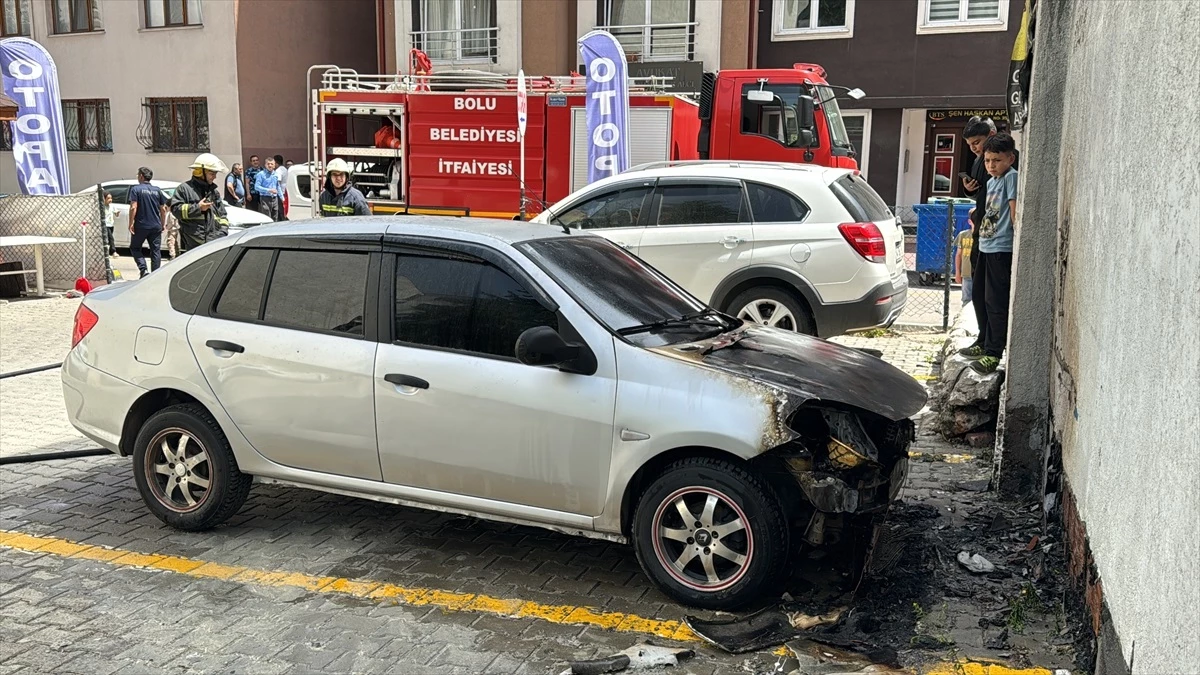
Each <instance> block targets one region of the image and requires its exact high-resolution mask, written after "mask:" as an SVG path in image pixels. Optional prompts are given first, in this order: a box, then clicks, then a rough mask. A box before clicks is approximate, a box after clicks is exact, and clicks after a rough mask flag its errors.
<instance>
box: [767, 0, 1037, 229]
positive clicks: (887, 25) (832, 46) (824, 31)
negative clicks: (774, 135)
mask: <svg viewBox="0 0 1200 675" xmlns="http://www.w3.org/2000/svg"><path fill="white" fill-rule="evenodd" d="M755 4H756V5H757V11H756V12H755V19H756V22H757V26H755V28H754V36H755V44H754V52H755V56H754V63H755V67H758V68H791V67H792V65H793V64H795V63H818V64H821V65H822V66H824V67H825V69H826V71H827V73H828V79H829V81H830V82H831V83H832V84H835V85H843V86H847V87H857V88H860V89H862V90H863V91H865V92H866V97H865V98H863V99H861V100H858V101H854V100H851V99H848V98H844V99H842V100H841V101H840V103H841V106H842V111H843V112H844V113H845V116H846V127H847V130H848V131H849V132H850V135H851V137H852V139H853V140H854V143H855V147H856V148H858V151H859V163H860V166H861V167H862V169H863V171H864V173H866V176H867V180H868V181H869V182H870V183H871V185H872V186H873V187H874V188H875V190H876V191H877V192H879V194H880V196H882V197H883V198H884V200H885V201H888V202H890V203H893V204H896V205H898V206H911V205H913V204H918V203H923V202H924V201H926V200H927V199H928V198H929V197H933V196H942V197H958V196H962V185H961V181H960V180H959V179H958V178H957V175H958V173H959V172H963V171H966V172H970V163H971V162H973V161H974V155H972V154H971V151H970V149H969V148H967V147H966V144H965V143H964V142H963V139H962V132H963V128H964V126H965V124H966V121H967V120H968V119H969V118H970V117H971V116H972V115H977V114H979V115H987V116H990V117H992V118H993V119H994V120H995V121H996V122H997V123H998V125H1000V126H1001V127H1003V126H1004V125H1005V124H1006V122H1007V111H1006V109H1005V88H1006V86H1007V83H1008V67H1009V62H1010V57H1011V53H1012V47H1013V40H1014V39H1015V37H1016V34H1017V31H1018V30H1019V29H1020V22H1021V13H1022V11H1023V10H1024V6H1025V3H1024V2H1021V0H755Z"/></svg>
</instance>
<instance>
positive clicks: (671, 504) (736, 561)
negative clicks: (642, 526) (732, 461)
mask: <svg viewBox="0 0 1200 675" xmlns="http://www.w3.org/2000/svg"><path fill="white" fill-rule="evenodd" d="M748 523H749V519H748V518H747V517H746V514H745V513H744V512H743V511H742V509H741V507H740V506H738V505H737V504H736V503H735V502H734V501H733V500H732V499H730V498H729V497H728V496H726V495H725V494H724V493H722V492H720V491H718V490H714V489H712V488H706V487H688V488H683V489H681V490H677V491H675V492H674V493H672V494H671V495H669V496H668V497H667V498H666V499H664V500H663V501H662V503H661V504H659V506H658V509H657V511H656V512H655V514H654V553H655V555H656V556H657V557H658V561H659V563H660V564H661V565H662V567H663V569H664V570H666V571H667V573H668V574H670V575H671V577H672V578H673V579H674V580H675V581H676V582H678V583H680V584H683V585H684V586H687V587H688V588H691V589H694V590H698V591H705V592H714V591H719V590H722V589H725V588H729V587H730V586H732V585H734V584H736V583H737V582H738V581H739V580H740V579H741V578H742V577H743V576H744V575H745V573H746V571H747V569H749V566H750V562H751V559H752V557H753V555H754V535H753V534H752V533H751V531H750V528H749V527H748Z"/></svg>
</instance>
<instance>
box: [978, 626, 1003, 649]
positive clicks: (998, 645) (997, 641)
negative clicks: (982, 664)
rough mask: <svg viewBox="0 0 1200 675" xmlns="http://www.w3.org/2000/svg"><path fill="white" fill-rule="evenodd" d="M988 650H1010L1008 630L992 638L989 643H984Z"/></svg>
mask: <svg viewBox="0 0 1200 675" xmlns="http://www.w3.org/2000/svg"><path fill="white" fill-rule="evenodd" d="M983 646H984V647H987V648H988V649H996V650H1004V649H1008V628H1007V627H1006V628H1004V629H1003V630H1001V631H1000V633H999V634H997V635H996V636H995V637H991V638H989V639H988V640H987V642H984V643H983Z"/></svg>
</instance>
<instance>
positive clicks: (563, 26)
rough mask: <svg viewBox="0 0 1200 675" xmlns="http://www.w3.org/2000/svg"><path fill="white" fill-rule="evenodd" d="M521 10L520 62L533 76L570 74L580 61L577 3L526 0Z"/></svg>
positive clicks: (528, 73)
mask: <svg viewBox="0 0 1200 675" xmlns="http://www.w3.org/2000/svg"><path fill="white" fill-rule="evenodd" d="M527 5H528V7H527V8H528V9H529V10H530V11H527V12H523V13H522V17H521V18H522V23H523V25H522V27H521V36H522V40H521V51H522V54H521V62H522V67H523V68H524V69H525V73H526V74H527V75H531V76H535V75H536V76H541V75H567V74H569V73H570V72H571V71H572V70H575V66H576V64H577V63H579V50H578V47H577V45H576V41H575V27H576V17H575V4H574V3H572V2H546V1H545V0H534V1H533V2H531V3H527Z"/></svg>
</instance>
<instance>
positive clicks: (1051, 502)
mask: <svg viewBox="0 0 1200 675" xmlns="http://www.w3.org/2000/svg"><path fill="white" fill-rule="evenodd" d="M1057 503H1058V493H1057V492H1051V493H1050V494H1048V495H1046V499H1045V500H1044V501H1043V502H1042V510H1043V511H1045V512H1046V513H1050V512H1051V511H1053V510H1054V507H1055V505H1056V504H1057Z"/></svg>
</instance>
